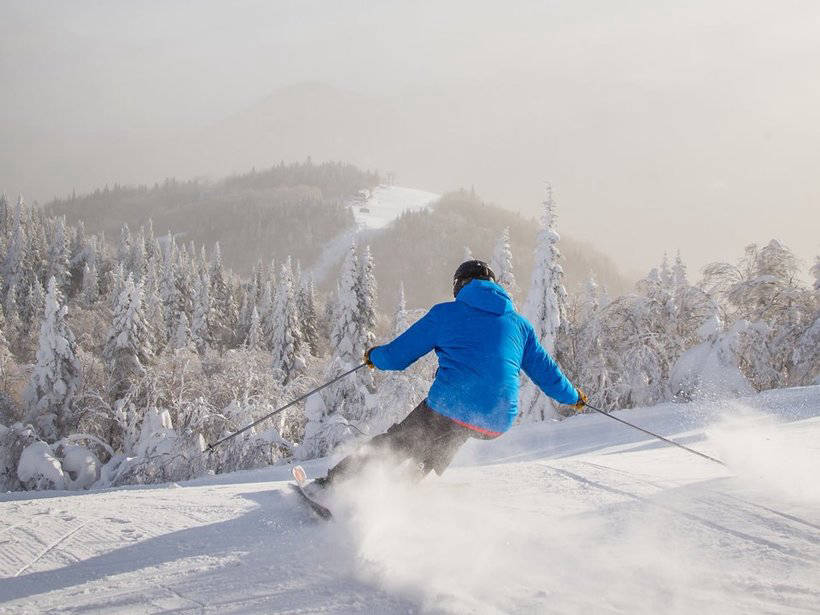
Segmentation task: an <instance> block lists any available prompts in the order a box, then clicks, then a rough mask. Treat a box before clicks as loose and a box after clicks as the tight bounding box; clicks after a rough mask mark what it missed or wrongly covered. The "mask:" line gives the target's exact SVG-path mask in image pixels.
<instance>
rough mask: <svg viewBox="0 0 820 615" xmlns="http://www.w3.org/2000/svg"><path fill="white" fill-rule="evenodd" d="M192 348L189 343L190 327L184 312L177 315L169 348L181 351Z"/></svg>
mask: <svg viewBox="0 0 820 615" xmlns="http://www.w3.org/2000/svg"><path fill="white" fill-rule="evenodd" d="M189 346H193V344H192V343H191V327H190V324H189V322H188V317H187V316H186V315H185V312H179V314H177V326H176V328H175V329H174V334H173V335H172V336H171V348H173V349H174V350H181V349H183V348H188V347H189Z"/></svg>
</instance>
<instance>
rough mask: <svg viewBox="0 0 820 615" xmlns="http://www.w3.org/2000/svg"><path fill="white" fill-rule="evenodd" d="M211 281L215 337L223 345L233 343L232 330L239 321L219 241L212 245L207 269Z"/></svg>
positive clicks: (234, 329)
mask: <svg viewBox="0 0 820 615" xmlns="http://www.w3.org/2000/svg"><path fill="white" fill-rule="evenodd" d="M209 275H210V281H211V299H212V301H213V306H214V324H215V326H216V328H217V332H216V333H215V337H216V338H217V339H219V341H220V343H221V344H222V345H223V346H232V345H233V344H234V332H235V331H236V327H237V324H238V322H239V314H238V312H237V309H236V298H235V297H234V293H233V288H232V287H231V284H230V280H229V279H228V276H227V274H226V273H225V267H224V266H223V264H222V251H221V249H220V247H219V242H217V243H216V245H215V246H214V254H213V258H212V259H211V267H210V270H209Z"/></svg>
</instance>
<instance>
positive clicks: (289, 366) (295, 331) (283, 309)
mask: <svg viewBox="0 0 820 615" xmlns="http://www.w3.org/2000/svg"><path fill="white" fill-rule="evenodd" d="M302 344H303V339H302V330H301V327H300V326H299V313H298V306H297V303H296V295H295V293H294V288H293V271H292V269H291V264H290V259H288V260H287V261H286V262H285V264H284V265H282V268H281V270H280V273H279V279H278V282H277V285H276V296H275V297H274V300H273V329H272V336H271V352H272V353H273V369H278V370H281V371H282V373H283V374H284V376H285V382H287V381H288V380H289V379H290V378H291V377H292V376H293V374H294V372H298V371H300V370H302V369H304V366H305V360H304V358H303V357H302V355H301V352H302Z"/></svg>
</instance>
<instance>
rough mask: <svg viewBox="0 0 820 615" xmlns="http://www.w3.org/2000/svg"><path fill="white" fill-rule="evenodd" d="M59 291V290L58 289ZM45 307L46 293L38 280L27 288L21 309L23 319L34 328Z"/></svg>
mask: <svg viewBox="0 0 820 615" xmlns="http://www.w3.org/2000/svg"><path fill="white" fill-rule="evenodd" d="M58 290H59V289H58ZM45 305H46V292H45V290H43V285H42V284H40V281H39V280H35V281H34V283H33V284H32V285H31V286H29V288H28V293H27V294H26V300H25V306H24V308H23V314H24V316H23V318H24V320H25V322H27V323H28V324H29V325H31V326H33V327H36V326H37V323H39V322H40V319H41V318H42V317H43V310H44V309H45Z"/></svg>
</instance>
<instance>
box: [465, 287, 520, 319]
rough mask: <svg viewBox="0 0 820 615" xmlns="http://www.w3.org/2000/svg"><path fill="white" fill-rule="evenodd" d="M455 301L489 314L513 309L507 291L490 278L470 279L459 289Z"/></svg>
mask: <svg viewBox="0 0 820 615" xmlns="http://www.w3.org/2000/svg"><path fill="white" fill-rule="evenodd" d="M456 301H461V302H463V303H466V304H467V305H469V306H470V307H473V308H476V309H477V310H482V311H484V312H490V313H491V314H503V313H504V312H511V311H514V310H515V308H514V307H513V303H512V299H510V296H509V295H508V294H507V292H506V291H505V290H504V289H503V288H501V287H500V286H499V285H498V284H496V283H495V282H492V281H490V280H472V281H471V282H469V283H468V284H467V285H466V286H465V287H464V288H462V289H461V290H460V291H459V293H458V296H457V297H456Z"/></svg>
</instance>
